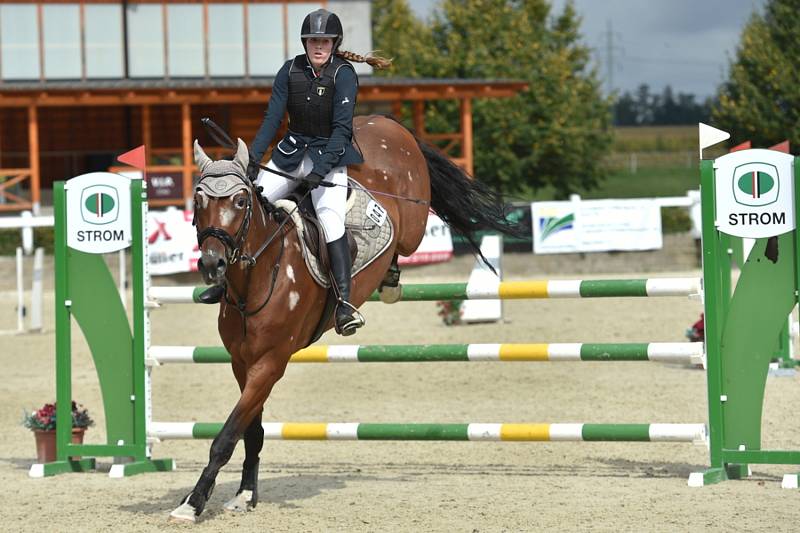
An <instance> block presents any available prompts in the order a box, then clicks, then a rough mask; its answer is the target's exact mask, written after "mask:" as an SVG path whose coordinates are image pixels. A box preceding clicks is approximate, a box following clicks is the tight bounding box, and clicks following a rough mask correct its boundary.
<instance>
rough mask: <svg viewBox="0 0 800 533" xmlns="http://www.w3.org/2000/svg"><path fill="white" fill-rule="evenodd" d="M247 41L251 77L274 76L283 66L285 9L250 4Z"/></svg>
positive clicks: (271, 5)
mask: <svg viewBox="0 0 800 533" xmlns="http://www.w3.org/2000/svg"><path fill="white" fill-rule="evenodd" d="M247 14H248V21H247V40H248V50H247V51H248V56H249V61H250V75H251V76H274V75H275V74H277V73H278V70H280V68H281V66H283V63H284V61H286V57H285V56H284V50H283V36H284V31H283V7H282V6H281V5H280V4H250V5H249V6H248V8H247Z"/></svg>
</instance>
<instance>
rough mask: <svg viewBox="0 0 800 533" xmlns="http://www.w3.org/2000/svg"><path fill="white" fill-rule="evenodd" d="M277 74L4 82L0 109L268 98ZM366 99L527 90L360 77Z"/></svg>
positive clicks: (515, 84)
mask: <svg viewBox="0 0 800 533" xmlns="http://www.w3.org/2000/svg"><path fill="white" fill-rule="evenodd" d="M274 79H275V78H274V77H263V78H210V79H204V78H178V79H162V78H157V79H109V80H47V81H7V80H6V81H3V82H1V83H0V107H16V106H25V105H31V104H34V105H39V106H55V105H58V106H65V105H67V106H68V105H113V104H125V105H131V104H158V103H161V104H165V103H170V102H173V101H174V102H175V103H177V102H179V101H180V102H186V101H189V102H191V103H225V102H232V103H247V102H248V101H253V102H263V101H264V99H265V98H266V97H268V96H269V93H270V92H271V89H272V83H273V81H274ZM359 85H360V88H359V99H360V100H361V101H393V100H437V99H450V98H502V97H509V96H514V95H515V94H517V93H518V92H520V91H523V90H525V89H527V87H528V84H527V83H526V82H524V81H521V80H509V79H452V78H443V79H438V78H390V77H377V76H364V75H362V76H360V77H359Z"/></svg>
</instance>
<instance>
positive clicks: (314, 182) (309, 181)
mask: <svg viewBox="0 0 800 533" xmlns="http://www.w3.org/2000/svg"><path fill="white" fill-rule="evenodd" d="M323 179H325V178H323V177H322V176H320V175H319V174H317V173H316V172H312V173H311V174H309V175H308V176H306V178H305V180H306V185H308V188H309V190H311V189H316V188H317V187H319V184H320V183H322V180H323Z"/></svg>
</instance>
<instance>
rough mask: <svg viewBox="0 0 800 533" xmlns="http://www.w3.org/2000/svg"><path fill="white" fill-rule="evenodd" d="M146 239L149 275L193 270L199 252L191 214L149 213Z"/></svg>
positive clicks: (176, 212) (172, 209)
mask: <svg viewBox="0 0 800 533" xmlns="http://www.w3.org/2000/svg"><path fill="white" fill-rule="evenodd" d="M146 237H147V246H148V251H149V255H150V275H151V276H159V275H165V274H175V273H178V272H194V271H196V270H197V260H198V259H200V249H199V248H198V246H197V232H196V231H195V228H194V226H192V212H191V211H184V210H182V209H177V208H170V209H167V210H166V211H149V212H148V213H147V235H146Z"/></svg>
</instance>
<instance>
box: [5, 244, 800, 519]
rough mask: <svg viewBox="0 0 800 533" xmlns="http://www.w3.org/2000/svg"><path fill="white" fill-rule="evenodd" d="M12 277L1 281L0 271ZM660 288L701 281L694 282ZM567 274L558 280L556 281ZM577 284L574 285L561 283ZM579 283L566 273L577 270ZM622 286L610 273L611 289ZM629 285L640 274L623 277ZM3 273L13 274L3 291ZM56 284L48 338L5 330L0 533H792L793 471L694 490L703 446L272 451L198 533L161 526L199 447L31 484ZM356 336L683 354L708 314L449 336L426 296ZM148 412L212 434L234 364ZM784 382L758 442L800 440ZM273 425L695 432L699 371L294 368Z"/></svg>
mask: <svg viewBox="0 0 800 533" xmlns="http://www.w3.org/2000/svg"><path fill="white" fill-rule="evenodd" d="M471 263H472V260H471V259H470V258H459V259H457V260H456V261H454V262H452V263H451V264H448V265H443V266H436V267H425V268H418V269H410V270H407V271H405V272H404V275H403V276H404V281H406V282H411V281H433V280H436V281H456V280H464V279H465V277H466V272H468V271H469V268H470V266H471ZM533 265H534V260H533V258H532V256H530V255H529V254H521V255H511V256H507V257H506V259H505V273H506V276H505V278H506V279H507V280H511V279H527V278H530V277H531V274H532V273H533V274H535V275H537V276H541V275H540V274H539V273H537V272H535V268H534V267H533ZM7 274H9V275H10V273H8V272H7ZM651 275H652V276H670V275H695V276H697V275H699V272H678V273H674V272H673V273H664V272H661V273H658V274H651ZM562 277H563V276H562ZM566 277H570V276H566ZM572 277H574V276H572ZM602 277H620V276H613V275H608V276H602ZM622 277H646V275H636V276H630V275H623V276H622ZM6 279H8V277H6ZM3 289H4V290H3V292H2V293H0V298H1V299H0V320H2V322H0V324H2V328H9V327H13V324H14V317H13V308H14V305H15V296H14V294H13V292H12V291H11V290H10V289H11V287H8V286H4V287H3ZM52 310H53V303H52V288H51V287H48V292H47V294H46V306H45V311H46V315H45V316H46V320H45V325H46V327H47V331H46V332H45V333H43V334H37V335H33V334H26V335H19V336H16V335H14V336H4V337H2V338H0V342H2V345H3V349H2V376H3V379H2V380H0V405H1V406H2V409H0V417H1V420H2V422H3V424H4V427H5V428H6V429H5V431H4V432H3V434H2V436H1V437H0V494H2V506H0V530H3V531H114V532H116V533H122V532H133V531H157V530H176V531H182V530H189V529H193V530H196V531H199V532H200V531H203V532H205V531H220V532H222V531H230V530H232V529H235V530H237V531H290V532H304V531H309V532H316V531H443V532H445V531H446V532H449V531H466V532H472V531H476V532H483V531H540V530H559V531H687V530H690V529H691V530H699V531H766V530H769V531H796V529H797V525H796V524H797V522H798V519H800V510H799V509H798V507H799V506H798V505H797V503H798V501H799V500H798V498H800V495H798V493H797V492H796V491H790V490H782V489H781V488H780V476H781V474H782V473H783V472H791V469H788V470H787V469H786V468H782V467H780V468H779V467H762V466H755V467H754V475H753V477H752V478H751V479H748V480H746V481H731V482H727V483H723V484H719V485H715V486H710V487H706V488H702V489H690V488H688V487H687V485H686V479H687V477H688V476H689V473H690V472H693V471H699V470H702V469H703V468H704V467H705V466H706V465H707V462H708V453H707V450H706V448H705V447H703V446H695V445H691V444H670V443H657V444H650V443H467V442H453V443H427V442H423V443H414V442H266V443H265V446H264V451H263V453H262V459H261V469H260V482H259V490H260V497H261V503H260V504H259V505H258V508H257V509H256V510H255V511H253V512H250V513H246V514H238V515H231V514H227V513H225V512H223V511H222V509H221V507H222V504H223V502H224V501H226V500H227V499H228V498H229V497H231V496H232V495H233V494H234V492H235V491H236V489H237V488H238V484H239V466H240V464H241V462H242V458H243V450H242V449H241V448H242V447H241V446H240V447H239V449H237V451H236V453H235V455H234V458H233V460H232V461H231V463H230V464H229V465H228V466H227V467H226V468H224V469H223V471H222V472H221V474H220V476H219V479H218V483H217V487H216V490H215V492H214V495H213V497H212V498H211V501H210V502H209V504H208V506H207V510H206V512H205V513H204V515H203V518H202V521H201V522H200V523H198V524H196V525H194V526H187V525H172V524H168V523H167V515H168V513H169V511H170V510H171V509H172V508H174V507H175V506H176V504H177V503H178V502H179V500H180V499H181V498H182V497H183V496H184V495H185V494H186V493H187V492H189V491H190V490H191V488H192V486H193V485H194V482H195V481H196V478H197V476H198V474H199V472H200V469H201V468H202V467H203V466H204V465H205V461H206V458H207V455H208V446H209V444H210V441H170V442H165V443H162V444H157V445H156V446H155V447H154V455H155V456H156V457H172V458H174V459H175V460H176V461H177V465H178V470H177V471H175V472H170V473H157V474H147V475H139V476H134V477H131V478H127V479H122V480H115V479H109V478H108V477H107V473H108V469H109V464H108V463H107V462H103V461H104V460H101V462H100V465H99V470H98V471H97V472H95V473H89V474H70V475H61V476H57V477H53V478H47V479H30V478H28V468H29V466H30V464H31V463H32V462H33V459H34V456H35V450H34V441H33V436H32V434H31V433H30V431H28V430H27V429H25V428H23V427H22V426H21V425H20V419H21V416H22V410H23V409H24V408H27V409H31V408H33V407H38V406H40V405H41V404H42V403H44V402H47V401H52V400H53V398H54V396H55V386H54V356H53V349H54V348H53V347H54V333H53V321H52ZM364 313H365V315H366V317H367V323H368V325H367V327H365V328H364V329H363V330H361V331H360V332H359V333H358V335H356V336H355V337H351V338H349V339H346V340H344V339H341V338H336V336H335V335H330V334H328V335H326V337H325V338H324V339H323V341H324V342H328V343H340V344H342V343H355V342H357V343H362V344H369V343H383V344H390V343H408V342H413V343H450V342H452V343H466V342H648V341H682V340H684V330H685V329H686V327H687V326H688V325H690V324H691V323H692V322H693V321H694V320H696V319H697V317H698V315H699V313H700V302H699V301H696V300H690V299H684V298H653V299H599V300H582V301H579V300H551V301H547V300H541V301H510V302H506V303H505V305H504V320H503V322H502V323H499V324H484V325H473V326H458V327H446V326H444V325H443V324H442V322H441V321H440V319H439V318H438V317H437V314H436V313H437V310H436V306H435V304H434V303H433V302H424V303H401V304H398V305H395V306H392V307H388V306H385V305H383V304H378V303H374V304H367V305H366V306H365V307H364ZM215 323H216V322H215V309H213V308H211V307H201V306H178V305H175V306H171V307H167V308H165V309H161V310H158V311H157V312H155V313H154V320H153V335H152V337H153V342H154V343H158V344H197V345H215V344H218V343H219V341H218V338H217V333H216V326H215ZM74 338H75V339H76V340H75V342H74V344H75V361H74V377H73V380H74V389H75V394H74V396H75V398H76V399H77V400H79V401H80V402H82V403H84V404H85V405H87V406H88V407H89V408H90V410H91V412H92V413H93V414H94V415H95V417H96V419H97V422H98V426H97V427H95V428H92V429H91V430H90V431H89V432H88V433H87V441H88V442H101V441H102V440H103V433H104V430H103V427H104V426H103V423H104V421H103V413H102V407H101V400H100V396H99V390H98V386H97V383H96V380H95V376H94V369H93V366H92V363H91V360H90V357H89V355H88V352H87V350H86V348H85V346H84V345H83V340H82V338H81V337H80V333H79V331H78V330H77V329H76V330H75V334H74ZM153 389H154V402H153V412H154V418H155V419H156V420H162V421H195V420H197V421H222V420H224V419H225V417H226V416H227V414H228V413H229V411H230V409H231V407H232V406H233V405H234V403H235V401H236V398H237V388H236V385H235V382H234V379H233V377H232V376H231V374H230V371H229V369H228V368H227V366H225V365H195V366H190V365H172V366H164V367H161V368H157V369H156V370H155V371H154V378H153ZM798 401H800V383H798V378H797V377H796V376H795V377H770V378H769V382H768V386H767V399H766V406H765V419H764V433H765V438H764V443H765V446H774V447H787V448H788V447H791V446H793V445H794V446H795V447H797V446H798V435H799V434H800V433H799V432H798V429H800V420H798V418H800V417H798V416H797V415H796V413H795V412H794V411H795V409H793V407H794V406H796V405H797V404H798ZM265 420H266V421H297V422H323V421H329V422H351V421H353V422H354V421H365V422H366V421H372V422H595V423H613V422H617V423H623V422H627V423H647V422H704V421H705V420H706V397H705V378H704V373H703V372H702V371H701V370H697V369H695V368H691V367H688V366H669V365H665V364H660V363H640V362H636V363H419V364H409V363H406V364H369V365H367V364H341V365H323V364H318V365H291V366H290V368H289V370H288V371H287V373H286V376H285V377H284V379H283V380H282V381H281V382H280V383H279V384H278V386H277V387H276V388H275V390H274V392H273V394H272V397H271V398H270V399H269V401H268V403H267V407H266V411H265Z"/></svg>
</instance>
